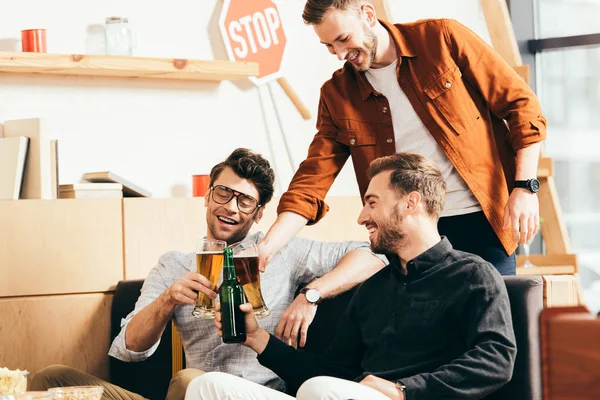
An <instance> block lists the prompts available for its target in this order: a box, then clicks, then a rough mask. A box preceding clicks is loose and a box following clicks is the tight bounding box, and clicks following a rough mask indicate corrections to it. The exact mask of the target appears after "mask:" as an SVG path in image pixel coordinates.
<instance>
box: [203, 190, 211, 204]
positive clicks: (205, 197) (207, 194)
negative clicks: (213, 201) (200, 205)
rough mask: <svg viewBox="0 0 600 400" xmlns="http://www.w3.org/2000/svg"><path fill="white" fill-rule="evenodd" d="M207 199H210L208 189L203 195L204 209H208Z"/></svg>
mask: <svg viewBox="0 0 600 400" xmlns="http://www.w3.org/2000/svg"><path fill="white" fill-rule="evenodd" d="M209 199H210V189H208V192H206V194H205V195H204V207H208V201H209Z"/></svg>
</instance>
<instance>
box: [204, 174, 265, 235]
mask: <svg viewBox="0 0 600 400" xmlns="http://www.w3.org/2000/svg"><path fill="white" fill-rule="evenodd" d="M219 185H221V186H225V187H227V188H229V189H232V190H234V191H236V192H239V193H243V194H245V195H248V196H251V197H253V198H255V199H259V198H260V197H259V193H258V189H257V188H256V186H254V184H252V182H250V181H249V180H247V179H243V178H240V177H239V176H238V175H237V174H236V173H235V172H234V171H233V170H232V169H231V168H229V167H225V168H224V169H223V171H222V172H221V173H220V174H219V176H218V177H217V178H216V179H215V181H214V183H213V185H212V186H213V187H215V186H219ZM212 196H213V191H212V190H209V191H208V193H207V194H206V196H205V198H204V201H205V203H204V205H205V206H206V223H207V226H208V232H207V237H208V238H209V239H218V240H224V241H226V242H227V243H228V244H231V243H236V242H239V241H241V240H243V239H244V238H245V237H246V235H247V234H248V232H249V231H250V228H251V227H252V224H253V223H254V222H258V221H259V220H260V219H261V217H262V213H263V207H260V208H258V209H256V210H255V211H254V212H253V213H251V214H244V213H242V212H240V210H239V208H238V205H237V201H238V200H237V198H236V197H233V198H232V199H231V200H230V201H229V202H228V203H227V204H218V203H217V202H215V201H214V200H213V197H212Z"/></svg>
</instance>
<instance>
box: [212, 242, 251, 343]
mask: <svg viewBox="0 0 600 400" xmlns="http://www.w3.org/2000/svg"><path fill="white" fill-rule="evenodd" d="M223 255H224V257H223V258H224V260H223V283H222V284H221V289H220V290H219V299H220V302H221V323H222V324H223V343H242V342H245V341H246V321H245V315H244V312H243V311H242V310H240V305H241V304H244V303H245V299H244V289H243V288H242V285H240V283H239V282H238V281H237V277H236V275H235V267H234V265H233V253H232V251H231V248H229V247H227V248H225V250H223Z"/></svg>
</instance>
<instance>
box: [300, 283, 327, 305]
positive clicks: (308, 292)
mask: <svg viewBox="0 0 600 400" xmlns="http://www.w3.org/2000/svg"><path fill="white" fill-rule="evenodd" d="M300 293H303V294H304V297H306V300H307V301H308V302H309V303H311V304H314V305H319V304H320V303H321V302H322V301H323V298H322V297H321V292H319V291H318V290H317V289H312V288H307V287H304V288H302V289H301V290H300Z"/></svg>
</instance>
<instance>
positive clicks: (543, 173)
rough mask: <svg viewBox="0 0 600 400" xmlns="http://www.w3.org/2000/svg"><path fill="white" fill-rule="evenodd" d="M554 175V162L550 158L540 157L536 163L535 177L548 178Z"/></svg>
mask: <svg viewBox="0 0 600 400" xmlns="http://www.w3.org/2000/svg"><path fill="white" fill-rule="evenodd" d="M553 175H554V162H553V161H552V159H551V158H548V157H540V160H539V161H538V170H537V177H538V179H539V178H548V177H550V176H553Z"/></svg>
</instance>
